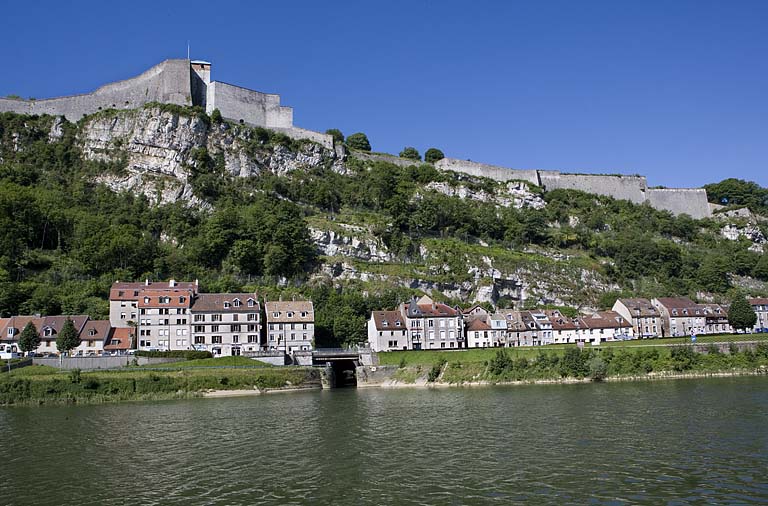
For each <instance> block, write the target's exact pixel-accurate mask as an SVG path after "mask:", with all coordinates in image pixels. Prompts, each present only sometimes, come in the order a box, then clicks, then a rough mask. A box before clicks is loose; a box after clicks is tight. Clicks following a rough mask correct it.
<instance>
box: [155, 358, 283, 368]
mask: <svg viewBox="0 0 768 506" xmlns="http://www.w3.org/2000/svg"><path fill="white" fill-rule="evenodd" d="M141 367H142V368H145V369H185V368H189V367H272V365H271V364H267V363H266V362H261V361H259V360H254V359H252V358H248V357H218V358H201V359H197V360H185V361H183V362H168V363H165V364H147V365H143V366H141Z"/></svg>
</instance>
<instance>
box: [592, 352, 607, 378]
mask: <svg viewBox="0 0 768 506" xmlns="http://www.w3.org/2000/svg"><path fill="white" fill-rule="evenodd" d="M588 365H589V377H590V378H592V381H603V379H605V377H606V376H607V375H608V364H606V363H605V360H603V359H602V358H601V357H592V358H591V359H590V360H589V362H588Z"/></svg>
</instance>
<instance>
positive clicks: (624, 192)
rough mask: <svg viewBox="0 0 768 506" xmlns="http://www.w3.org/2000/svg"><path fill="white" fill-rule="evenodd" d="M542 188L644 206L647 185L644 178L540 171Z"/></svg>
mask: <svg viewBox="0 0 768 506" xmlns="http://www.w3.org/2000/svg"><path fill="white" fill-rule="evenodd" d="M539 178H540V180H541V185H542V187H543V188H544V189H545V190H547V191H551V190H558V189H562V190H581V191H583V192H587V193H594V194H596V195H605V196H608V197H613V198H615V199H623V200H629V201H630V202H634V203H635V204H642V203H643V202H645V200H646V196H645V190H646V188H647V186H648V185H647V183H646V180H645V177H644V176H609V175H596V174H562V173H560V172H557V171H544V170H542V171H539Z"/></svg>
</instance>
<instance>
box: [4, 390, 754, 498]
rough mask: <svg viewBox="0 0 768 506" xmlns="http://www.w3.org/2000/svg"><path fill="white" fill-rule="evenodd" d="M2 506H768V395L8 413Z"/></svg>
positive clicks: (425, 395)
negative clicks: (205, 505) (589, 505)
mask: <svg viewBox="0 0 768 506" xmlns="http://www.w3.org/2000/svg"><path fill="white" fill-rule="evenodd" d="M0 434H2V446H1V448H2V450H1V451H0V454H1V455H2V458H0V504H14V505H26V504H35V505H47V504H50V505H60V504H80V505H82V504H130V505H136V504H179V505H181V504H183V505H186V504H216V505H219V504H220V505H225V504H226V505H230V504H248V505H250V504H275V505H277V504H279V505H287V504H297V505H303V504H334V505H346V504H349V505H357V504H365V505H368V504H370V505H379V504H450V505H460V504H516V503H517V504H523V503H525V504H579V505H581V504H596V505H602V504H605V505H622V504H653V505H657V504H669V505H687V504H691V505H693V504H766V503H768V476H767V475H766V471H768V380H766V379H765V378H725V379H703V380H701V379H700V380H676V381H656V382H638V383H609V384H580V385H532V386H516V387H515V386H506V387H504V386H499V387H474V388H440V389H399V390H384V389H361V390H355V389H340V390H332V391H322V392H321V391H315V392H304V393H285V394H274V395H265V396H257V397H238V398H218V399H194V400H187V401H167V402H151V403H150V402H147V403H144V402H142V403H123V404H106V405H93V406H79V407H75V406H72V407H38V408H18V407H16V408H0Z"/></svg>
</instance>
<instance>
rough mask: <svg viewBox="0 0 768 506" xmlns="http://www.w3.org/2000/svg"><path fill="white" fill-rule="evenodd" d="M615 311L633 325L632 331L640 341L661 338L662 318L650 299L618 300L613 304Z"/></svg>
mask: <svg viewBox="0 0 768 506" xmlns="http://www.w3.org/2000/svg"><path fill="white" fill-rule="evenodd" d="M612 310H613V311H616V312H617V313H619V314H620V315H621V316H622V318H624V319H625V320H627V321H628V322H630V323H631V324H632V330H633V332H634V335H635V337H637V338H638V339H646V338H652V337H659V336H660V335H662V334H661V328H662V318H661V313H660V312H659V310H658V309H657V308H656V307H655V306H654V305H653V304H652V303H651V301H650V300H648V299H641V298H636V299H618V300H617V301H616V302H615V303H614V304H613V308H612Z"/></svg>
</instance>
